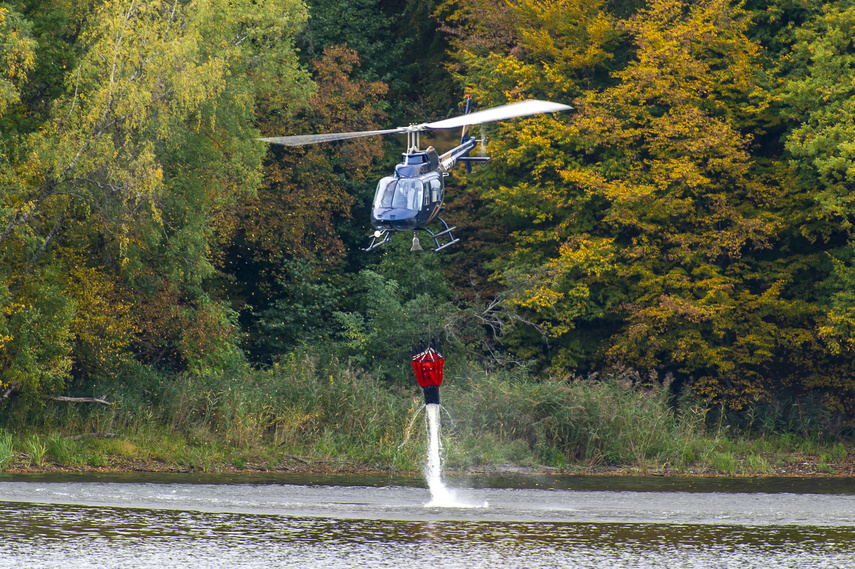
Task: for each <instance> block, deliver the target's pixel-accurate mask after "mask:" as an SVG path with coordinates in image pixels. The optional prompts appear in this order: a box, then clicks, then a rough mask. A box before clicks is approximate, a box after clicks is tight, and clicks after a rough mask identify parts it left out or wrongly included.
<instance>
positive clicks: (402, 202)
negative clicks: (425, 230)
mask: <svg viewBox="0 0 855 569" xmlns="http://www.w3.org/2000/svg"><path fill="white" fill-rule="evenodd" d="M423 194H424V184H423V183H422V181H421V180H419V179H417V178H391V177H386V178H383V179H382V180H380V182H379V183H378V184H377V193H376V194H374V207H375V208H377V207H389V208H401V209H409V210H413V211H418V210H419V209H421V206H422V197H423Z"/></svg>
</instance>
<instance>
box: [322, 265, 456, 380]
mask: <svg viewBox="0 0 855 569" xmlns="http://www.w3.org/2000/svg"><path fill="white" fill-rule="evenodd" d="M416 264H418V263H417V262H416ZM355 290H356V297H355V300H356V306H354V309H353V310H351V311H349V312H341V311H340V312H336V313H335V314H334V316H335V318H336V320H337V321H338V323H339V325H340V326H341V329H342V332H341V334H342V347H343V348H344V350H345V351H344V353H345V354H347V356H348V357H350V358H352V359H353V361H354V363H355V364H356V365H359V366H361V367H366V368H368V369H373V370H376V371H377V372H378V373H382V374H384V375H385V376H386V377H388V378H390V379H396V380H398V381H410V380H411V377H412V368H411V367H410V358H411V356H412V355H413V353H414V352H413V348H415V347H416V345H417V344H418V343H419V342H421V343H423V344H425V345H427V343H428V342H429V341H431V340H434V341H435V340H436V339H440V340H445V339H446V337H447V336H446V334H445V330H444V326H445V324H446V323H447V322H449V320H450V319H451V317H452V316H453V314H454V313H455V311H456V308H455V307H454V306H453V305H452V304H451V303H450V302H448V301H447V300H445V299H443V298H442V297H437V296H434V295H431V294H430V293H429V292H427V291H425V292H416V291H413V293H412V294H411V295H408V294H405V292H406V289H405V288H404V287H402V286H401V285H400V284H399V282H398V281H397V280H395V279H392V278H389V277H384V276H382V275H380V274H378V273H377V272H374V271H371V270H367V269H366V270H363V271H361V272H360V273H359V276H358V278H357V280H356V283H355ZM449 347H452V346H449Z"/></svg>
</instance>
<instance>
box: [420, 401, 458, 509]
mask: <svg viewBox="0 0 855 569" xmlns="http://www.w3.org/2000/svg"><path fill="white" fill-rule="evenodd" d="M441 410H442V407H440V406H439V405H436V404H433V403H432V404H429V405H425V419H426V422H427V429H428V453H427V463H426V464H425V478H426V479H427V483H428V488H429V489H430V496H431V501H430V502H428V503H427V504H426V505H427V506H437V507H440V508H447V507H450V506H457V505H458V504H457V503H456V501H455V497H454V492H452V491H451V490H449V489H448V488H447V487H446V486H445V484H444V483H443V481H442V440H441V439H442V433H441V425H440V411H441Z"/></svg>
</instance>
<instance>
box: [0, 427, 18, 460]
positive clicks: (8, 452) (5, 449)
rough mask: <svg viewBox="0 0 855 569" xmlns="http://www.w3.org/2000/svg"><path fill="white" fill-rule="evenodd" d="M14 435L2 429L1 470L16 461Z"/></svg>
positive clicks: (0, 435)
mask: <svg viewBox="0 0 855 569" xmlns="http://www.w3.org/2000/svg"><path fill="white" fill-rule="evenodd" d="M12 440H13V439H12V433H10V432H9V431H7V430H6V429H0V470H3V468H4V467H5V466H6V465H7V464H10V463H11V462H12V461H13V460H14V459H15V448H14V446H13V443H12Z"/></svg>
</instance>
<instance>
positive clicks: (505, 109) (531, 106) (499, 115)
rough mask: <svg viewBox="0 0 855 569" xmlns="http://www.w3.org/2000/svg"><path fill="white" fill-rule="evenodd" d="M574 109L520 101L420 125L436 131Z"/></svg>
mask: <svg viewBox="0 0 855 569" xmlns="http://www.w3.org/2000/svg"><path fill="white" fill-rule="evenodd" d="M572 108H573V107H571V106H569V105H562V104H561V103H552V102H550V101H537V100H528V101H520V102H519V103H511V104H509V105H502V106H499V107H493V108H491V109H484V110H483V111H476V112H474V113H469V114H468V115H461V116H459V117H454V118H450V119H445V120H441V121H436V122H430V123H425V124H421V125H419V127H420V128H422V129H424V130H436V129H445V128H459V127H462V126H464V125H471V124H484V123H488V122H495V121H501V120H505V119H513V118H517V117H527V116H530V115H539V114H542V113H554V112H557V111H568V110H570V109H572Z"/></svg>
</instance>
